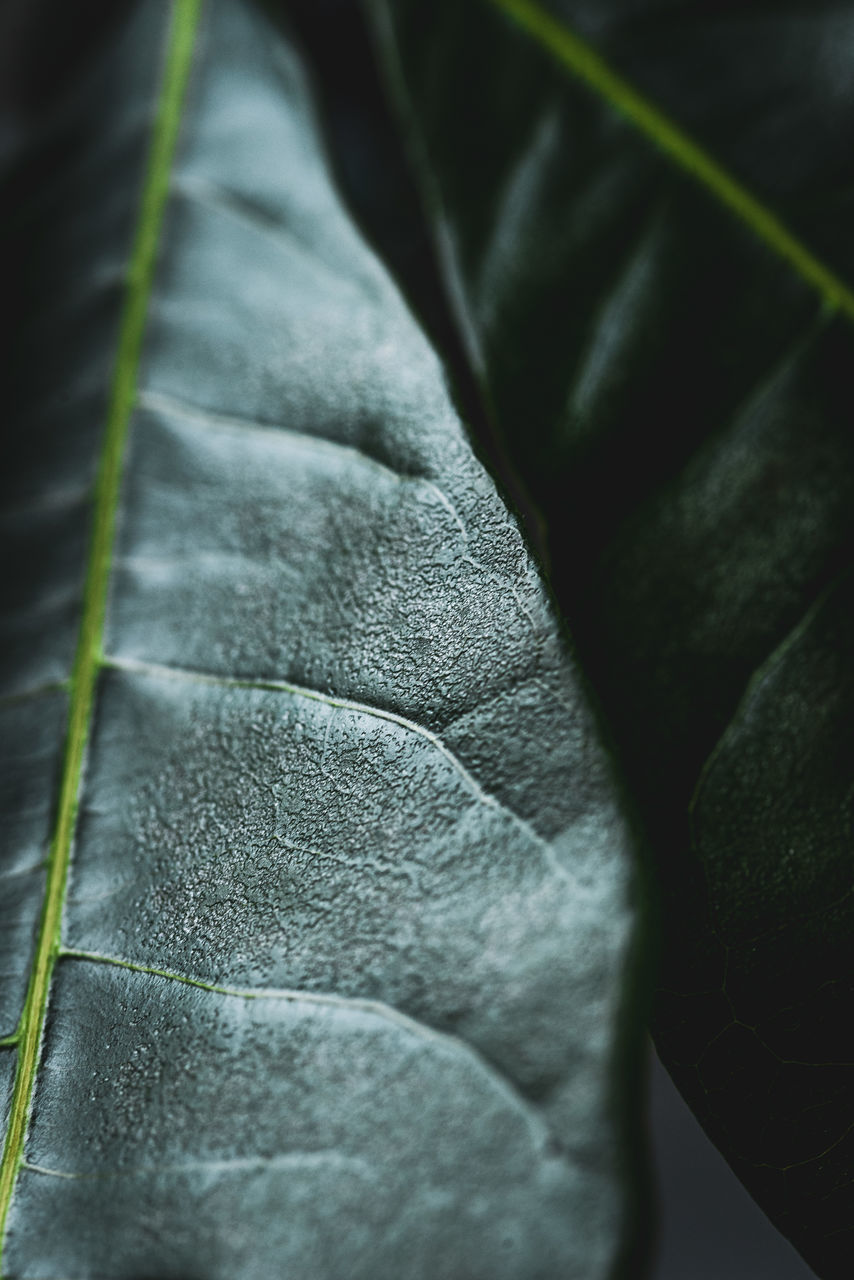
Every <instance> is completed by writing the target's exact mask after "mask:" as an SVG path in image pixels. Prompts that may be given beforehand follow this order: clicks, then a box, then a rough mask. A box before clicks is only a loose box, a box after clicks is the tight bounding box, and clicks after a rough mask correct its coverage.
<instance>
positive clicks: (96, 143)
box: [0, 0, 640, 1280]
mask: <svg viewBox="0 0 854 1280" xmlns="http://www.w3.org/2000/svg"><path fill="white" fill-rule="evenodd" d="M105 38H106V39H107V44H106V46H105V48H104V51H103V53H102V54H101V55H100V56H99V57H98V58H96V59H95V60H94V61H93V62H91V63H90V64H88V65H87V68H86V70H85V74H84V73H83V72H81V73H80V74H79V75H78V76H76V77H75V78H74V79H73V81H72V82H71V83H70V84H69V86H68V91H67V93H66V95H65V96H64V97H62V98H60V99H59V100H58V101H56V102H54V103H53V105H52V115H51V116H50V117H49V118H48V119H46V120H45V121H44V122H43V124H42V126H41V127H40V129H39V131H38V132H34V133H33V134H32V139H31V142H30V143H29V148H28V150H27V151H26V152H25V153H24V155H23V157H22V159H21V162H20V164H19V166H18V169H17V177H16V178H15V180H14V182H12V183H11V184H10V189H11V190H12V191H13V192H14V193H15V198H14V201H13V202H12V204H11V207H12V208H13V210H14V218H15V219H16V234H17V235H18V236H19V240H18V241H17V243H20V244H22V245H23V246H24V248H22V249H21V252H20V258H19V267H20V272H21V275H20V280H19V286H20V306H21V308H22V311H21V317H20V324H19V332H18V339H17V341H18V346H17V349H16V355H15V360H14V362H13V365H12V369H13V373H14V374H15V376H16V378H17V383H18V386H17V389H16V392H15V398H14V401H13V402H14V403H15V405H16V415H17V416H16V418H15V422H16V437H15V438H16V440H17V442H18V451H17V456H16V458H15V463H14V468H13V473H12V476H11V486H10V487H11V488H12V489H13V492H14V495H15V506H14V507H7V508H6V516H5V518H6V520H7V522H8V525H9V529H10V536H12V537H14V538H15V539H16V540H17V541H16V544H15V547H16V549H15V553H14V555H13V558H12V562H13V563H14V564H15V566H16V573H15V576H14V579H13V582H12V583H11V585H10V588H9V593H8V604H9V608H8V610H7V612H6V615H5V621H4V643H6V645H7V653H6V657H7V661H6V664H5V671H6V676H5V681H6V683H5V686H4V692H5V695H6V696H5V699H4V701H3V704H2V714H3V716H4V717H5V718H6V720H7V722H8V734H7V737H6V741H7V742H8V743H9V744H14V756H15V763H14V766H13V771H12V772H10V773H8V774H7V775H6V776H7V779H8V781H7V794H6V806H5V811H4V812H5V817H4V822H5V824H6V827H5V831H6V835H7V840H6V841H5V849H6V852H5V853H4V863H3V873H4V875H5V876H6V877H8V883H9V884H10V885H12V886H14V888H13V892H12V895H11V896H10V897H9V899H8V900H7V903H8V905H7V908H6V913H7V917H8V923H7V925H6V928H5V929H4V932H3V943H2V945H3V971H4V982H3V988H2V1006H0V1012H2V1017H3V1020H4V1025H3V1027H2V1031H3V1032H4V1033H6V1035H7V1038H6V1041H5V1042H4V1044H5V1047H4V1050H3V1053H2V1055H0V1056H2V1061H3V1071H4V1077H3V1078H8V1080H9V1089H10V1104H9V1121H8V1128H7V1133H6V1141H5V1147H4V1152H3V1162H2V1173H0V1203H2V1212H3V1215H4V1220H5V1226H6V1237H5V1251H4V1272H3V1274H4V1275H5V1276H7V1277H9V1278H10V1280H12V1278H14V1280H47V1277H48V1276H53V1277H59V1276H62V1277H65V1278H66V1280H67V1278H68V1277H71V1276H73V1277H74V1280H84V1278H86V1277H92V1278H94V1277H96V1276H103V1275H105V1274H109V1276H110V1277H111V1280H120V1278H121V1277H127V1278H128V1280H131V1278H133V1277H135V1278H136V1280H139V1277H140V1276H142V1275H157V1276H159V1277H164V1278H165V1277H167V1276H170V1277H179V1276H180V1277H183V1278H184V1280H186V1278H187V1277H189V1276H193V1277H204V1278H205V1280H212V1278H213V1277H220V1276H221V1277H234V1276H238V1275H239V1276H240V1277H241V1280H251V1278H252V1277H256V1276H257V1277H265V1278H266V1277H270V1276H272V1275H282V1276H284V1275H288V1276H300V1277H302V1276H305V1277H308V1276H310V1277H312V1280H322V1278H323V1277H329V1280H340V1278H341V1277H342V1276H344V1275H347V1276H348V1277H353V1278H354V1280H356V1278H358V1277H365V1278H366V1280H367V1278H368V1277H370V1278H371V1280H376V1278H378V1277H383V1276H388V1277H392V1276H394V1277H398V1276H401V1275H403V1274H405V1275H406V1276H407V1277H413V1278H415V1277H419V1276H420V1277H425V1280H426V1277H431V1278H432V1277H437V1276H449V1277H450V1276H463V1275H465V1276H466V1277H468V1278H472V1280H475V1278H476V1277H483V1280H487V1278H488V1280H498V1278H499V1277H502V1276H506V1277H513V1278H514V1280H518V1278H519V1277H523V1276H524V1277H530V1278H531V1280H533V1278H534V1277H543V1278H544V1277H546V1276H549V1277H550V1276H553V1275H556V1274H561V1275H566V1276H578V1277H584V1278H585V1280H588V1278H590V1277H596V1276H602V1277H604V1276H607V1275H610V1274H612V1270H613V1267H614V1265H615V1260H616V1259H617V1258H618V1256H619V1255H620V1254H621V1252H626V1251H627V1250H629V1249H630V1248H631V1245H632V1234H633V1232H634V1230H635V1229H636V1223H635V1222H634V1219H633V1215H634V1214H636V1212H637V1210H636V1206H635V1193H634V1192H633V1191H632V1188H631V1186H630V1183H629V1171H630V1166H631V1165H632V1163H633V1161H634V1160H635V1156H634V1155H633V1150H632V1142H631V1139H632V1137H633V1130H634V1126H633V1123H632V1121H631V1118H630V1116H629V1100H630V1095H631V1094H632V1093H633V1089H634V1087H635V1086H634V1083H633V1082H634V1080H635V1079H636V1077H637V1072H636V1058H637V1052H638V1049H639V1047H640V1046H639V1039H640V1036H639V1031H640V1028H639V1026H638V1025H637V1021H638V1019H637V1014H636V1013H635V1012H634V1010H633V1008H632V1007H631V1006H630V1003H629V994H630V993H631V991H632V989H633V986H634V984H635V982H636V975H635V968H636V965H637V941H636V935H637V926H636V916H637V909H636V906H635V905H634V904H635V898H636V896H637V890H636V887H635V886H634V882H633V881H634V878H633V872H632V869H631V860H630V856H629V840H628V836H627V831H626V824H625V820H624V818H623V817H622V815H621V812H620V808H619V805H618V802H617V800H616V799H615V796H616V788H615V782H614V777H613V770H612V767H611V764H610V762H609V759H608V757H607V756H606V754H605V753H604V751H603V749H602V747H601V746H600V744H599V735H598V731H597V726H596V724H595V721H594V718H593V716H592V714H591V712H590V711H589V710H588V709H587V705H586V701H585V697H584V693H583V689H582V687H581V681H580V678H579V676H578V673H577V670H576V667H575V664H574V661H573V659H572V658H571V656H570V654H569V653H568V650H567V645H566V641H565V639H564V638H563V636H562V634H561V631H560V628H559V626H558V624H557V622H556V619H555V615H554V613H553V610H552V607H551V604H550V602H549V599H548V597H547V594H546V592H545V589H544V587H543V585H542V582H541V580H540V579H539V577H538V575H537V572H536V570H535V568H534V565H533V563H532V560H531V557H530V555H529V553H528V551H527V550H526V547H525V544H524V541H523V539H522V536H521V534H520V532H519V529H518V527H517V525H516V523H515V521H514V519H513V518H512V517H511V515H510V514H509V513H508V511H507V509H506V507H505V505H504V504H503V502H502V500H501V499H500V498H499V496H498V494H497V492H496V490H495V487H494V485H493V484H492V482H491V481H490V480H489V479H488V477H487V474H486V472H485V471H484V469H483V467H482V466H481V465H480V463H479V462H478V461H477V460H476V458H475V457H474V455H473V453H472V450H471V447H470V445H469V443H468V441H467V438H466V434H465V432H464V429H463V427H462V425H461V422H460V420H459V417H458V416H457V414H456V412H455V410H454V408H453V405H452V403H451V400H450V398H449V395H448V392H447V389H446V386H445V383H444V378H443V373H442V369H441V365H440V363H439V361H438V359H437V357H436V355H435V353H434V351H433V350H432V349H431V347H430V345H429V343H428V342H427V341H426V339H425V337H424V335H423V334H422V332H421V331H420V330H419V328H418V326H417V325H416V323H415V322H414V320H413V318H412V315H411V313H410V312H409V310H408V309H407V307H406V305H405V304H404V302H403V301H402V299H401V296H400V295H399V293H398V291H397V289H396V288H395V286H394V285H393V283H392V281H391V279H390V277H389V276H388V274H387V273H386V271H385V269H384V268H383V267H382V265H381V264H380V262H379V260H378V259H377V257H376V256H375V254H374V253H373V252H372V251H371V249H370V248H369V247H368V246H367V245H366V243H365V242H364V240H363V239H362V238H361V237H360V235H359V234H358V232H357V231H356V229H355V227H354V225H353V223H352V220H351V219H350V217H349V215H348V214H347V212H346V211H345V209H344V207H343V205H342V203H341V201H340V199H339V197H338V195H337V193H336V189H335V187H334V185H333V183H332V182H331V181H330V176H329V172H328V169H327V165H326V161H325V157H324V151H323V147H322V145H321V143H320V140H319V134H318V126H317V123H316V119H315V112H314V108H313V105H312V101H311V94H310V91H309V89H308V87H307V82H306V77H305V73H304V70H303V68H302V67H301V65H300V60H299V57H298V56H297V54H296V53H295V50H294V48H293V47H292V45H291V43H290V42H289V41H288V39H287V37H286V36H284V35H282V34H281V33H280V32H278V31H277V30H274V29H273V28H272V27H271V26H270V25H269V24H268V23H267V21H266V20H265V19H263V18H262V17H261V16H259V14H258V13H257V12H255V11H254V10H252V9H251V8H250V7H248V6H247V5H244V4H240V3H237V2H236V0H208V3H206V4H205V5H204V6H199V5H198V4H197V3H196V0H177V3H176V4H175V6H174V8H173V10H172V20H171V26H170V25H169V13H168V11H167V10H166V7H165V6H160V5H150V4H144V5H138V6H137V7H136V8H135V9H134V10H133V13H132V15H131V16H129V17H127V18H125V17H124V15H123V16H122V21H121V22H120V23H117V24H116V25H115V26H114V28H113V29H112V30H111V32H110V33H109V36H108V37H105ZM162 49H166V60H165V63H164V64H163V67H164V68H165V69H163V71H162V77H161V58H160V54H161V50H162ZM146 155H148V157H149V158H148V161H146V160H145V157H146ZM146 164H147V166H148V167H147V170H146V174H147V176H145V177H144V179H143V180H141V178H140V175H141V174H142V173H143V167H144V166H145V165H146ZM140 184H141V185H140ZM140 192H141V194H140ZM129 245H130V246H132V247H131V248H130V249H129V247H128V246H129ZM25 307H26V309H24V308H25ZM104 423H106V434H105V435H103V430H104ZM102 436H103V439H102ZM96 473H97V481H96V482H95V477H96ZM93 482H95V492H94V503H93V501H92V496H91V487H92V484H93ZM90 530H91V532H90ZM75 653H76V656H73V655H74V654H75ZM66 717H67V724H68V728H67V733H66V736H65V742H64V745H63V743H62V734H61V725H62V723H63V721H64V720H65V718H66ZM51 831H52V833H53V834H52V836H51ZM48 844H50V853H49V856H48V858H47V862H46V864H45V850H46V848H47V847H48ZM40 912H41V916H40V923H38V925H37V921H39V913H40ZM16 1020H17V1025H16ZM13 1076H14V1079H13Z"/></svg>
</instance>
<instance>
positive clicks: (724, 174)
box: [485, 0, 854, 320]
mask: <svg viewBox="0 0 854 1280" xmlns="http://www.w3.org/2000/svg"><path fill="white" fill-rule="evenodd" d="M485 2H486V3H488V4H490V5H492V6H493V7H494V8H496V9H499V10H501V11H502V12H503V13H505V14H506V15H507V16H508V17H509V18H511V19H512V20H513V21H514V22H515V23H516V24H517V25H518V26H520V27H521V28H522V29H523V30H524V31H525V32H526V33H527V34H528V35H529V36H530V37H531V38H532V39H533V40H535V41H536V42H537V43H538V44H539V45H541V46H542V48H544V49H545V50H546V51H547V52H548V53H550V54H551V55H552V57H553V58H554V59H555V60H556V61H557V62H559V63H560V64H561V66H562V67H564V68H565V69H566V70H567V71H568V72H570V73H571V74H572V75H573V76H575V77H576V78H577V79H578V80H581V81H582V82H583V83H584V84H585V85H586V86H587V88H588V89H591V90H592V91H593V92H594V93H595V94H597V95H598V96H599V97H600V98H603V99H604V100H605V101H606V102H608V103H609V104H610V106H612V107H613V108H614V110H616V111H618V112H619V113H620V115H622V116H623V118H624V119H625V120H627V121H628V122H629V124H631V125H633V126H634V127H635V128H636V129H637V130H638V131H639V132H640V133H643V134H645V135H646V137H647V138H648V139H649V140H650V141H651V142H652V143H654V145H655V146H656V147H658V149H659V150H660V151H662V152H664V154H665V155H666V156H667V157H668V159H669V160H671V161H672V162H673V163H674V164H675V165H676V166H678V168H680V169H682V170H683V171H684V172H686V173H687V174H689V175H690V176H691V177H692V178H693V179H694V180H695V182H697V183H698V184H699V185H700V186H702V187H705V188H706V190H707V191H708V192H710V193H711V195H713V196H714V197H715V198H716V199H717V200H718V201H719V203H721V204H723V205H724V206H726V208H728V209H729V211H730V213H732V214H734V215H735V216H736V217H737V218H739V219H740V220H741V221H742V222H744V223H745V224H746V225H747V226H748V227H750V229H751V230H752V231H753V232H754V234H755V235H757V236H758V237H759V239H760V240H762V241H764V243H765V244H766V245H767V246H768V247H769V248H770V249H772V250H773V251H774V252H775V253H776V254H777V255H778V256H779V257H781V258H783V259H785V261H786V262H788V264H789V266H790V267H792V268H793V269H794V270H795V271H796V272H797V274H798V275H800V276H801V277H802V278H803V279H804V280H805V281H806V282H807V284H809V285H810V286H811V287H812V288H813V289H815V290H816V291H817V292H818V293H819V294H820V296H821V297H822V298H823V300H824V303H825V305H826V306H827V307H829V308H830V309H831V310H834V311H841V312H843V313H844V314H845V315H846V316H847V317H848V319H849V320H854V291H852V289H851V288H850V287H849V286H848V285H847V284H846V283H845V282H844V281H843V280H840V279H839V277H838V276H837V275H836V274H835V273H834V272H833V271H832V270H831V269H830V267H828V266H827V265H826V264H825V263H824V262H822V261H821V260H820V259H819V258H817V257H816V256H815V254H813V253H812V252H811V251H810V249H809V248H808V247H807V246H806V245H805V244H804V243H803V241H802V240H800V239H798V237H797V236H796V235H795V234H794V233H793V232H792V231H790V230H789V228H788V227H787V226H786V224H785V223H784V222H783V221H782V220H781V219H780V218H779V217H778V216H777V215H776V214H775V213H774V212H773V211H772V210H771V209H769V208H768V206H767V205H765V204H763V202H762V201H761V200H759V199H758V198H757V197H756V196H754V195H753V194H752V192H751V191H750V190H749V189H748V188H747V187H746V186H744V184H743V183H741V182H739V180H738V179H737V178H736V177H734V176H733V174H732V173H730V172H729V170H728V169H726V168H725V167H724V166H723V165H722V164H720V163H719V162H718V161H717V160H715V159H714V157H713V156H712V155H711V154H710V153H709V152H708V151H706V150H705V148H704V147H702V146H701V145H700V144H699V143H698V142H696V141H695V140H694V138H692V137H691V136H690V134H688V133H687V132H686V131H685V130H684V129H681V128H680V127H679V126H678V125H676V124H674V122H673V121H672V120H671V119H670V118H669V117H668V116H667V115H666V114H665V113H664V112H663V111H662V110H661V109H660V108H658V107H657V106H655V104H654V103H652V102H651V101H650V100H649V99H648V98H646V97H644V95H643V94H641V93H640V92H639V91H638V90H637V89H635V88H634V86H633V85H632V84H630V82H629V81H628V80H625V79H624V78H623V77H622V76H621V75H619V74H618V73H617V72H616V71H615V70H614V69H613V68H612V67H611V66H610V65H609V64H608V63H607V62H606V61H605V59H604V58H602V57H601V56H600V55H599V54H598V53H597V52H596V51H595V50H594V49H593V48H592V47H591V46H590V45H589V44H588V43H587V42H586V41H585V40H583V39H582V38H581V37H580V36H579V35H577V34H576V33H575V32H574V31H572V30H571V29H570V28H569V27H568V26H566V25H565V24H564V23H562V22H559V21H558V20H557V18H553V17H552V15H551V14H550V13H548V12H547V10H546V9H544V8H543V6H542V5H541V4H540V3H538V0H485Z"/></svg>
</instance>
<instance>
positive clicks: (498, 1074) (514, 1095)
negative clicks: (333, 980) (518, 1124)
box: [57, 947, 550, 1146]
mask: <svg viewBox="0 0 854 1280" xmlns="http://www.w3.org/2000/svg"><path fill="white" fill-rule="evenodd" d="M57 958H61V959H67V960H83V961H86V962H88V963H89V964H102V965H107V966H110V967H112V968H117V969H128V970H130V971H131V972H132V973H145V974H148V975H149V976H150V977H153V978H163V979H165V980H166V981H167V982H180V983H183V984H184V986H188V987H197V988H198V989H199V990H200V991H208V992H210V993H211V994H213V995H220V996H230V997H231V998H233V999H236V1000H279V1001H282V1002H285V1003H289V1004H313V1005H317V1006H318V1007H321V1008H327V1009H330V1008H331V1009H344V1010H346V1011H351V1012H352V1011H354V1010H355V1011H356V1012H359V1013H364V1014H367V1015H369V1016H371V1017H375V1018H378V1019H380V1020H382V1021H384V1022H390V1023H392V1024H394V1025H395V1026H397V1027H400V1028H401V1030H402V1031H405V1032H406V1033H407V1034H408V1035H411V1036H416V1037H417V1038H418V1039H419V1040H426V1041H429V1042H434V1043H436V1044H438V1045H440V1046H441V1047H442V1048H445V1049H447V1050H450V1051H451V1052H453V1053H454V1054H460V1053H462V1054H464V1055H465V1056H466V1057H467V1058H469V1059H470V1060H471V1061H472V1062H473V1063H474V1064H475V1065H476V1066H477V1068H478V1070H479V1071H480V1072H481V1074H483V1075H484V1076H486V1077H487V1078H488V1079H489V1080H490V1082H491V1083H492V1084H493V1085H495V1084H497V1085H498V1086H499V1088H500V1089H501V1091H502V1092H503V1093H504V1094H505V1095H506V1096H507V1097H508V1098H509V1099H510V1100H511V1101H512V1103H513V1105H514V1107H515V1108H516V1109H518V1110H519V1111H520V1112H522V1114H523V1115H524V1116H525V1119H526V1121H527V1123H528V1124H529V1126H530V1128H531V1131H532V1133H533V1134H534V1135H535V1137H536V1138H537V1141H538V1142H539V1144H540V1145H543V1146H545V1145H546V1144H548V1143H550V1136H549V1131H548V1128H547V1125H546V1123H545V1121H544V1120H543V1118H542V1117H541V1115H540V1112H539V1108H538V1107H537V1106H536V1104H535V1103H534V1102H533V1101H532V1100H531V1099H530V1098H527V1097H526V1096H525V1095H524V1093H523V1092H522V1091H521V1089H520V1088H519V1087H518V1086H517V1085H516V1084H515V1083H514V1082H513V1081H512V1080H511V1079H510V1078H509V1077H508V1076H506V1075H505V1074H504V1073H503V1072H502V1071H499V1070H498V1068H497V1067H496V1066H494V1065H493V1063H492V1062H490V1060H489V1059H488V1058H486V1057H484V1055H483V1054H482V1053H480V1051H479V1050H478V1049H477V1048H476V1047H475V1046H474V1045H472V1044H470V1043H469V1042H468V1041H467V1040H463V1039H462V1038H461V1037H460V1036H456V1035H454V1034H453V1033H452V1032H448V1031H440V1030H438V1029H437V1028H436V1027H431V1026H429V1024H428V1023H426V1022H421V1021H419V1020H418V1019H417V1018H413V1017H412V1016H411V1014H408V1013H403V1012H402V1011H401V1010H400V1009H396V1008H395V1007H394V1005H390V1004H387V1003H386V1002H385V1001H383V1000H374V999H371V998H370V997H367V996H343V995H335V994H333V993H331V992H321V991H301V990H298V989H296V988H291V987H225V986H221V985H220V984H219V983H216V982H206V981H205V980H204V979H203V978H191V977H189V976H188V975H187V974H183V973H175V972H174V971H172V970H170V969H158V968H156V967H155V966H151V965H145V964H138V963H136V962H135V961H133V960H124V959H122V958H121V957H119V956H108V955H103V954H102V953H101V952H98V951H85V950H81V949H79V948H77V947H62V948H60V950H59V952H58V957H57Z"/></svg>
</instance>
